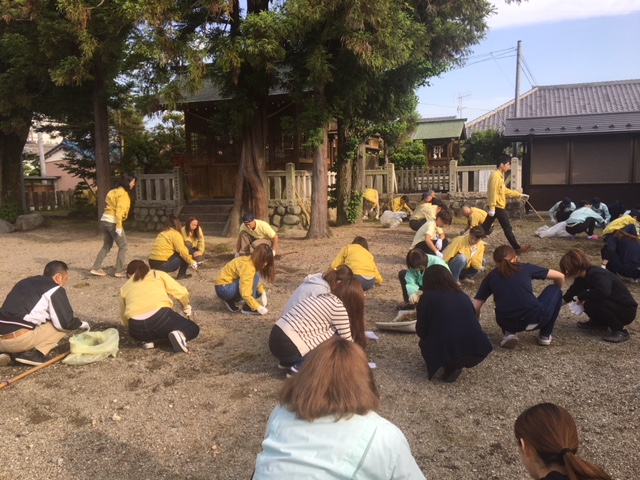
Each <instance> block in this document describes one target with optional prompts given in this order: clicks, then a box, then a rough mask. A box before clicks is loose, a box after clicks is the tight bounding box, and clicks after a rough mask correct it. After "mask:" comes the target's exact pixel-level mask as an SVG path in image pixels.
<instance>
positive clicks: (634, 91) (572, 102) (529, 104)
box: [467, 80, 640, 135]
mask: <svg viewBox="0 0 640 480" xmlns="http://www.w3.org/2000/svg"><path fill="white" fill-rule="evenodd" d="M513 110H514V101H513V100H511V101H510V102H507V103H505V104H504V105H502V106H500V107H498V108H496V109H495V110H492V111H491V112H489V113H487V114H485V115H483V116H481V117H479V118H476V119H475V120H472V121H471V122H469V123H468V124H467V134H468V135H471V134H472V133H473V132H474V131H475V130H488V129H489V128H493V129H496V130H499V131H504V128H505V125H506V121H507V118H512V117H514V113H513ZM622 112H640V80H622V81H615V82H597V83H573V84H568V85H546V86H539V87H533V88H532V89H531V90H529V91H528V92H526V93H524V94H523V95H522V96H521V97H520V112H519V114H518V118H522V117H525V118H526V117H561V116H568V115H590V114H604V113H622Z"/></svg>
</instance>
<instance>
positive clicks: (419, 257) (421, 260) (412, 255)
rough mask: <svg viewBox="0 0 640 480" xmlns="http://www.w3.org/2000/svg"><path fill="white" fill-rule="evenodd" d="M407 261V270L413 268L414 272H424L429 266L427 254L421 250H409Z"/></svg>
mask: <svg viewBox="0 0 640 480" xmlns="http://www.w3.org/2000/svg"><path fill="white" fill-rule="evenodd" d="M406 260H407V268H412V269H414V270H424V269H426V268H427V265H429V259H428V258H427V254H426V253H424V252H423V251H422V250H420V249H419V248H414V249H412V250H409V253H407V258H406Z"/></svg>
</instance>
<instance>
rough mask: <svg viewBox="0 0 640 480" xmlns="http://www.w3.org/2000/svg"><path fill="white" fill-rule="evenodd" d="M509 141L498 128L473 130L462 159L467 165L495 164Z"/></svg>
mask: <svg viewBox="0 0 640 480" xmlns="http://www.w3.org/2000/svg"><path fill="white" fill-rule="evenodd" d="M508 146H509V142H508V141H507V140H505V138H504V136H503V135H502V133H500V132H499V131H497V130H492V129H489V130H484V131H476V132H473V134H472V135H471V137H470V138H469V140H467V141H466V142H465V144H464V151H463V152H462V159H463V163H464V164H465V165H494V164H495V163H496V159H497V158H498V157H499V156H500V155H501V154H503V153H504V152H505V150H506V148H507V147H508Z"/></svg>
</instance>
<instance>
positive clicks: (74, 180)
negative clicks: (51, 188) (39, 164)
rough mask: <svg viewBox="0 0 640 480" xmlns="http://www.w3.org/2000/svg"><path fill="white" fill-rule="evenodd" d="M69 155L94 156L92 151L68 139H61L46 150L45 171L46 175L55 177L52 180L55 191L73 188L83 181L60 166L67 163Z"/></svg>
mask: <svg viewBox="0 0 640 480" xmlns="http://www.w3.org/2000/svg"><path fill="white" fill-rule="evenodd" d="M69 155H73V156H75V157H78V158H79V157H87V158H91V159H93V158H94V157H93V153H92V152H87V151H84V150H82V149H81V148H80V147H78V146H77V145H76V144H74V143H72V142H70V141H68V140H63V141H62V142H61V143H60V144H58V145H56V146H55V147H53V148H52V149H51V150H49V151H48V152H45V154H44V163H45V171H46V174H47V177H49V178H51V177H54V178H56V180H55V182H54V185H55V190H56V191H58V190H69V189H74V188H75V187H76V185H77V184H78V183H80V182H82V181H83V180H82V178H80V177H76V176H75V175H72V174H71V173H69V172H67V171H65V170H64V169H63V168H62V166H64V165H67V164H68V163H69V159H68V157H69Z"/></svg>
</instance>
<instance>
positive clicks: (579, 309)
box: [569, 302, 584, 315]
mask: <svg viewBox="0 0 640 480" xmlns="http://www.w3.org/2000/svg"><path fill="white" fill-rule="evenodd" d="M569 310H571V313H573V314H574V315H580V314H581V313H582V312H584V307H583V306H582V305H578V304H577V303H576V302H571V303H570V304H569Z"/></svg>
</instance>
